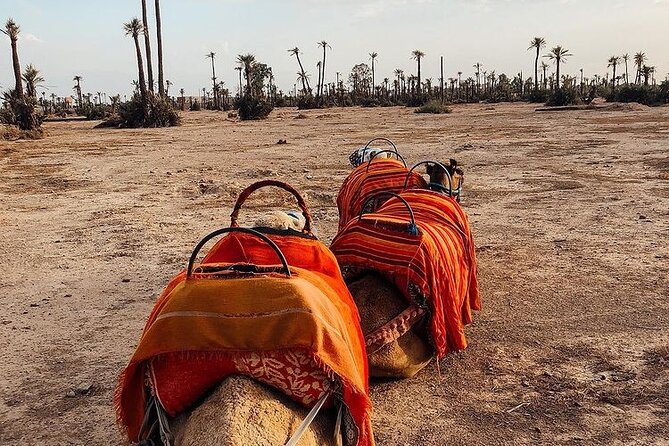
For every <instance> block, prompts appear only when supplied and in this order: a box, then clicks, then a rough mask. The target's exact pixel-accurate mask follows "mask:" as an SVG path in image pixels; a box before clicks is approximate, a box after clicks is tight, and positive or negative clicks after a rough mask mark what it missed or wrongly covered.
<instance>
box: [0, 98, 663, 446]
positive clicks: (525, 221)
mask: <svg viewBox="0 0 669 446" xmlns="http://www.w3.org/2000/svg"><path fill="white" fill-rule="evenodd" d="M297 116H298V112H297V111H295V110H288V109H286V110H279V111H276V112H274V113H273V114H272V116H271V117H270V119H268V120H266V121H262V122H250V123H240V122H233V121H232V120H228V119H226V117H227V114H224V113H209V112H195V113H186V114H184V116H183V125H182V126H181V127H178V128H172V129H151V130H94V129H92V127H93V125H94V123H90V122H78V123H52V124H48V125H47V126H46V128H47V130H48V132H49V136H48V137H47V138H46V139H44V140H41V141H37V142H31V141H19V142H0V148H1V149H0V264H1V265H2V274H1V275H0V289H1V290H2V293H1V294H0V306H1V308H2V314H1V315H0V354H1V361H0V377H1V378H0V444H2V445H84V444H85V445H89V444H120V443H121V439H120V436H119V433H118V431H117V429H116V427H115V425H114V414H113V411H112V407H111V398H112V393H113V389H114V387H115V384H116V376H117V374H118V372H119V371H120V370H121V368H122V367H123V366H124V365H125V362H126V361H127V359H128V358H129V356H130V354H131V353H132V351H133V349H134V347H135V345H136V343H137V340H138V337H139V334H140V331H141V328H142V325H143V322H144V320H145V318H146V317H147V315H148V312H149V310H150V309H151V307H152V305H153V302H154V300H155V299H156V297H157V295H158V293H159V292H160V291H161V289H162V288H163V287H164V285H165V284H166V283H167V280H168V279H169V277H170V276H172V275H173V274H175V273H176V272H177V271H178V270H180V269H181V268H182V267H184V266H185V264H186V262H187V258H188V256H189V254H190V252H191V249H192V247H193V246H194V245H195V244H196V243H197V241H198V240H199V239H200V238H201V237H202V236H204V235H205V234H207V233H208V232H210V231H211V230H213V229H216V228H218V227H221V226H225V225H227V223H228V215H229V213H230V207H231V205H232V203H233V199H234V197H236V194H237V193H238V192H239V191H240V190H241V189H242V188H243V187H245V186H246V185H248V184H250V183H251V182H253V181H255V180H258V179H263V178H279V179H283V180H286V181H289V182H290V183H292V184H294V185H295V186H297V187H298V188H299V189H300V190H301V191H303V192H305V194H306V196H307V198H308V201H309V203H310V205H311V207H312V211H313V213H314V214H315V216H316V223H317V231H318V233H319V235H320V236H321V238H323V239H324V240H326V241H328V242H329V241H330V240H331V239H332V237H333V236H334V232H335V230H336V224H337V221H336V220H337V210H336V207H335V202H334V200H335V197H336V194H337V191H338V189H339V186H340V184H341V182H342V180H343V179H344V177H345V176H346V175H347V173H348V172H349V171H350V167H349V166H348V164H347V162H348V160H347V156H348V154H349V153H350V152H351V151H352V150H353V149H354V148H356V147H358V146H360V145H361V144H364V143H365V142H366V140H368V139H370V138H371V137H373V136H387V137H390V138H392V139H393V140H394V141H396V143H397V144H398V146H399V148H400V150H401V152H402V153H403V154H404V155H405V156H406V157H407V158H408V159H409V161H410V162H417V161H420V160H422V159H434V158H436V159H441V160H446V159H447V158H449V157H455V158H457V159H458V160H459V161H460V163H461V164H462V165H463V166H464V168H465V170H466V183H465V192H464V197H463V203H462V204H463V206H464V208H465V209H466V211H467V212H468V213H469V215H470V218H471V221H472V224H473V228H474V235H475V238H476V243H477V248H478V255H479V275H480V281H481V284H482V297H483V302H484V306H485V308H484V310H483V311H482V312H481V313H479V314H478V315H477V317H476V320H475V323H474V324H473V325H472V326H471V327H469V328H468V337H469V340H470V342H471V345H470V348H469V349H468V350H466V351H464V352H462V353H459V354H454V355H451V356H450V357H448V358H447V359H446V360H444V361H443V362H442V363H441V365H440V367H439V368H437V366H436V365H435V364H433V365H431V366H429V367H428V368H427V369H426V370H424V371H423V372H421V373H420V374H419V376H418V377H417V378H416V379H414V380H410V381H402V382H392V381H390V382H383V383H375V384H374V385H373V389H372V397H373V401H374V403H375V414H374V423H375V431H376V438H377V442H378V444H380V445H419V444H430V445H441V444H463V443H465V442H466V443H468V444H474V445H478V444H481V445H483V444H538V443H543V444H621V445H622V444H669V441H668V440H667V439H668V438H669V422H668V421H667V420H669V243H668V242H667V240H669V152H668V151H667V150H668V147H669V108H656V109H647V108H643V107H631V108H629V109H628V108H626V107H622V108H621V109H619V110H614V111H601V110H598V111H573V112H559V113H557V112H553V113H539V112H535V111H534V107H532V106H529V105H494V106H487V105H471V106H458V107H455V108H454V112H453V113H452V114H450V115H441V116H426V115H416V114H414V113H412V112H411V110H407V109H402V108H388V109H355V110H339V109H333V110H325V111H309V112H304V113H302V114H301V116H302V118H301V119H296V117H297ZM279 139H287V141H288V144H287V145H276V142H277V141H278V140H279ZM249 205H250V207H249V208H248V209H247V210H246V211H243V212H242V220H245V221H246V222H247V223H251V222H252V221H253V219H254V218H255V217H256V216H257V215H259V213H260V212H263V211H266V210H268V209H270V207H272V206H273V207H278V206H284V207H285V208H287V209H289V208H292V207H294V206H292V203H291V200H290V199H289V197H287V196H283V195H282V194H280V193H274V192H272V191H267V192H263V193H260V194H258V199H255V200H251V201H250V203H249ZM268 206H269V207H268Z"/></svg>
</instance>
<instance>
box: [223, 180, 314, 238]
mask: <svg viewBox="0 0 669 446" xmlns="http://www.w3.org/2000/svg"><path fill="white" fill-rule="evenodd" d="M267 186H274V187H278V188H279V189H283V190H285V191H287V192H289V193H290V194H292V195H293V196H294V197H295V199H296V200H297V205H298V206H299V207H300V209H301V210H302V215H303V216H304V228H303V229H302V232H304V233H305V234H309V235H312V232H311V227H312V226H313V218H312V217H311V212H309V208H308V207H307V203H306V202H305V201H304V198H302V196H301V195H300V194H299V192H297V190H295V188H293V186H291V185H289V184H286V183H284V182H282V181H277V180H263V181H258V182H256V183H253V184H252V185H250V186H249V187H247V188H246V189H244V190H243V191H242V192H241V193H240V194H239V197H238V198H237V202H236V203H235V207H234V209H233V211H232V214H230V227H232V228H238V227H239V221H238V218H239V211H240V210H241V208H242V205H243V204H244V202H245V201H246V199H247V198H249V195H251V194H252V193H253V192H255V191H257V190H258V189H260V188H263V187H267Z"/></svg>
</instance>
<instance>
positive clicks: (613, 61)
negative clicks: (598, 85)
mask: <svg viewBox="0 0 669 446" xmlns="http://www.w3.org/2000/svg"><path fill="white" fill-rule="evenodd" d="M619 63H620V57H618V56H611V57H610V58H609V66H610V67H613V87H612V92H613V93H614V94H615V92H616V80H617V79H616V68H617V67H618V64H619Z"/></svg>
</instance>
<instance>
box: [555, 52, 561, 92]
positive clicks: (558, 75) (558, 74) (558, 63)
mask: <svg viewBox="0 0 669 446" xmlns="http://www.w3.org/2000/svg"><path fill="white" fill-rule="evenodd" d="M556 65H557V69H556V73H555V85H556V88H555V89H556V90H559V89H560V59H557V64H556Z"/></svg>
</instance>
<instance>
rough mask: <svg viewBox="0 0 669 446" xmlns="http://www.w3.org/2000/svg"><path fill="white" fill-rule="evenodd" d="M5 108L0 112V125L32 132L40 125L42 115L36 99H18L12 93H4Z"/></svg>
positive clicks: (29, 97)
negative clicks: (13, 126) (12, 126)
mask: <svg viewBox="0 0 669 446" xmlns="http://www.w3.org/2000/svg"><path fill="white" fill-rule="evenodd" d="M3 100H4V102H5V104H6V105H5V107H3V108H2V109H1V110H0V123H4V124H9V125H15V126H17V127H18V128H19V129H21V130H34V129H38V128H39V127H40V126H41V125H42V121H43V120H44V115H43V114H42V112H41V110H40V109H39V106H38V104H37V99H35V98H33V97H31V96H24V97H23V99H19V98H17V97H16V95H15V94H14V91H13V90H12V91H9V92H6V93H4V95H3Z"/></svg>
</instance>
